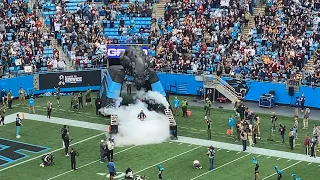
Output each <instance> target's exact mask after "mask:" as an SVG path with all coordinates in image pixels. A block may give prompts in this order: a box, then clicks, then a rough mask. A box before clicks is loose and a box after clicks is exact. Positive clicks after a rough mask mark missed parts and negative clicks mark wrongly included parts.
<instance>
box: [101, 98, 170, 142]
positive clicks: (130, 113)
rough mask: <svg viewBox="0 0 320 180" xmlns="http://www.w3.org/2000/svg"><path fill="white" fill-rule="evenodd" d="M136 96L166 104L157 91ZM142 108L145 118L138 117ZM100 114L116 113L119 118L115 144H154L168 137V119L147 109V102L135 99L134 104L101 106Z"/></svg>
mask: <svg viewBox="0 0 320 180" xmlns="http://www.w3.org/2000/svg"><path fill="white" fill-rule="evenodd" d="M136 97H137V98H138V97H143V98H144V99H145V100H153V101H154V102H157V103H159V104H163V105H166V106H168V105H169V104H168V102H166V98H165V97H163V96H162V95H161V94H159V93H157V92H148V93H142V92H139V93H138V95H137V96H136ZM141 110H143V112H144V113H145V115H146V116H147V118H146V119H145V120H144V121H141V120H140V119H138V117H137V116H138V114H139V113H140V111H141ZM100 112H101V113H102V114H112V115H117V116H118V119H119V132H118V134H117V135H115V136H114V139H115V143H116V146H126V145H145V144H156V143H161V142H164V141H166V140H167V139H168V138H169V137H170V130H169V120H168V119H167V117H166V116H165V115H164V114H160V113H157V112H155V111H149V110H148V108H147V104H145V103H143V102H141V101H140V100H137V101H136V102H135V103H134V104H130V105H128V106H120V107H118V108H102V109H101V110H100Z"/></svg>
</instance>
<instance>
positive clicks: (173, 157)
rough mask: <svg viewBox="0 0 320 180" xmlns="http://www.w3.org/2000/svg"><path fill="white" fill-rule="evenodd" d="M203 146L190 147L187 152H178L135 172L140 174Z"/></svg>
mask: <svg viewBox="0 0 320 180" xmlns="http://www.w3.org/2000/svg"><path fill="white" fill-rule="evenodd" d="M201 147H203V146H197V147H195V148H193V149H190V150H188V151H185V152H183V153H180V154H178V155H175V156H172V157H171V158H168V159H166V160H163V161H161V162H158V163H156V164H154V165H151V166H149V167H146V168H144V169H142V170H140V171H137V172H135V173H134V174H139V173H141V172H143V171H145V170H148V169H150V168H153V167H155V166H157V165H158V164H162V163H165V162H167V161H170V160H172V159H175V158H177V157H180V156H182V155H184V154H187V153H189V152H191V151H194V150H196V149H199V148H201Z"/></svg>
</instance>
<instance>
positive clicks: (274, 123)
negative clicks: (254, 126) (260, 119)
mask: <svg viewBox="0 0 320 180" xmlns="http://www.w3.org/2000/svg"><path fill="white" fill-rule="evenodd" d="M277 119H278V118H277V116H276V113H275V112H272V114H271V129H272V131H273V132H275V131H276V122H277Z"/></svg>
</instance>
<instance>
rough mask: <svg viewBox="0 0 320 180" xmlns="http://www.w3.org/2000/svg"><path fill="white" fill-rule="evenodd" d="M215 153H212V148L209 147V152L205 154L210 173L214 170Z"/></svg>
mask: <svg viewBox="0 0 320 180" xmlns="http://www.w3.org/2000/svg"><path fill="white" fill-rule="evenodd" d="M215 154H216V152H215V151H214V147H213V146H210V147H209V150H208V152H207V155H208V157H209V163H210V168H209V171H212V170H213V169H214V156H215Z"/></svg>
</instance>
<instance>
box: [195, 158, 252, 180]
mask: <svg viewBox="0 0 320 180" xmlns="http://www.w3.org/2000/svg"><path fill="white" fill-rule="evenodd" d="M250 154H251V153H248V154H246V155H244V156H241V157H239V158H237V159H234V160H232V161H229V162H228V163H225V164H223V165H221V166H219V167H217V168H215V169H214V170H212V171H208V172H205V173H203V174H200V175H199V176H197V177H194V178H192V179H190V180H194V179H198V178H200V177H202V176H204V175H206V174H209V173H211V172H213V171H216V170H218V169H220V168H223V167H224V166H227V165H229V164H231V163H233V162H236V161H238V160H240V159H242V158H245V157H247V156H249V155H250Z"/></svg>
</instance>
